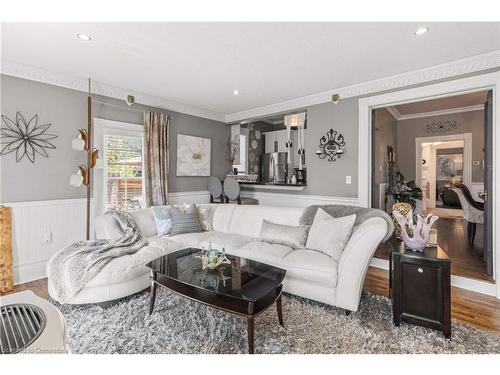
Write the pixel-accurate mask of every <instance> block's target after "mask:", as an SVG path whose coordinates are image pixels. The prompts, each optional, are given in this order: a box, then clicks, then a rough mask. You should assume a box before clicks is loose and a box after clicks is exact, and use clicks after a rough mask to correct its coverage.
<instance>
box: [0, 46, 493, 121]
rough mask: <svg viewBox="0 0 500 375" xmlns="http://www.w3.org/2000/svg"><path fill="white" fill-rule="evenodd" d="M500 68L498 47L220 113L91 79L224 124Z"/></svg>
mask: <svg viewBox="0 0 500 375" xmlns="http://www.w3.org/2000/svg"><path fill="white" fill-rule="evenodd" d="M499 67H500V50H496V51H492V52H488V53H484V54H481V55H476V56H472V57H468V58H465V59H461V60H456V61H453V62H448V63H445V64H440V65H435V66H432V67H428V68H424V69H419V70H415V71H411V72H406V73H403V74H398V75H393V76H389V77H385V78H381V79H377V80H372V81H367V82H364V83H360V84H356V85H351V86H345V87H340V88H337V89H332V90H328V91H324V92H321V93H318V94H313V95H308V96H304V97H300V98H296V99H292V100H288V101H284V102H280V103H275V104H271V105H266V106H262V107H258V108H253V109H249V110H245V111H240V112H235V113H229V114H222V113H218V112H214V111H210V110H207V109H203V108H198V107H194V106H190V105H188V104H183V103H178V102H174V101H171V100H167V99H164V98H159V97H155V96H151V95H147V94H144V93H140V92H135V91H130V90H126V89H123V88H118V87H114V86H111V85H107V84H104V83H101V82H97V81H93V89H92V92H93V93H94V94H98V95H102V96H106V97H110V98H115V99H120V100H125V98H126V97H127V95H134V96H135V101H136V103H139V104H143V105H146V106H150V107H155V108H162V109H166V110H170V111H175V112H179V113H184V114H188V115H192V116H197V117H202V118H207V119H210V120H215V121H221V122H225V123H234V122H238V121H243V120H249V119H254V118H258V117H263V116H268V115H272V114H277V113H282V112H287V111H292V110H297V109H300V108H305V107H310V106H313V105H317V104H323V103H328V102H330V101H331V96H332V95H333V94H339V95H340V98H341V100H342V99H346V98H351V97H360V96H366V95H369V94H372V93H377V92H382V91H388V90H394V89H398V88H402V87H407V86H412V85H418V84H423V83H427V82H432V81H436V80H440V79H449V78H453V77H458V76H461V75H465V74H471V73H477V72H481V71H484V70H488V69H494V68H499ZM1 72H2V74H5V75H9V76H14V77H19V78H24V79H29V80H32V81H37V82H42V83H47V84H50V85H55V86H60V87H65V88H69V89H73V90H78V91H83V92H87V90H88V87H87V78H81V77H73V76H69V75H64V74H60V73H54V72H49V71H46V70H44V69H40V68H36V67H32V66H28V65H23V64H18V63H15V62H12V61H2V63H1Z"/></svg>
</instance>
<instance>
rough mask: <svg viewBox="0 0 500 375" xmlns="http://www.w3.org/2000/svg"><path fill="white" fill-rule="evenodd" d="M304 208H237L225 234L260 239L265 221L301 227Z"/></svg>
mask: <svg viewBox="0 0 500 375" xmlns="http://www.w3.org/2000/svg"><path fill="white" fill-rule="evenodd" d="M304 210H305V209H304V208H298V207H273V206H258V205H257V206H238V205H237V206H236V207H235V208H234V212H233V215H232V218H231V222H230V225H229V230H227V231H225V232H230V233H237V234H243V235H245V236H249V237H258V235H259V233H260V230H261V227H262V222H263V221H264V219H266V220H268V221H271V222H273V223H276V224H283V225H300V218H301V217H302V214H303V212H304Z"/></svg>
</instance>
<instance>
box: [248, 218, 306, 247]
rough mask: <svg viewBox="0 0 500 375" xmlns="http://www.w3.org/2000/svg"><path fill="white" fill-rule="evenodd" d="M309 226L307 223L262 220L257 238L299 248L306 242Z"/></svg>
mask: <svg viewBox="0 0 500 375" xmlns="http://www.w3.org/2000/svg"><path fill="white" fill-rule="evenodd" d="M309 228H310V226H309V225H299V226H293V225H283V224H276V223H272V222H270V221H267V220H264V221H263V222H262V229H261V230H260V234H259V237H258V238H257V240H258V241H262V242H269V243H275V244H278V245H284V246H289V247H293V248H294V249H301V248H304V245H305V243H306V240H307V232H308V231H309Z"/></svg>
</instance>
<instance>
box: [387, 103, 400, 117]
mask: <svg viewBox="0 0 500 375" xmlns="http://www.w3.org/2000/svg"><path fill="white" fill-rule="evenodd" d="M385 109H387V112H389V113H390V114H391V115H392V117H394V118H395V119H396V121H398V120H399V119H400V118H401V117H402V115H401V113H399V111H398V109H397V108H396V107H394V106H393V105H391V106H389V107H385Z"/></svg>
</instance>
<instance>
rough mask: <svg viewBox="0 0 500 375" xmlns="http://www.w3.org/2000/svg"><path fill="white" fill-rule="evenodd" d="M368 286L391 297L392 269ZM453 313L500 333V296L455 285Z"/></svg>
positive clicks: (34, 285)
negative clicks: (498, 297) (475, 291)
mask: <svg viewBox="0 0 500 375" xmlns="http://www.w3.org/2000/svg"><path fill="white" fill-rule="evenodd" d="M28 289H31V290H33V292H34V293H35V294H36V295H38V296H40V297H42V298H48V291H47V279H41V280H36V281H32V282H29V283H26V284H20V285H16V286H15V287H14V290H13V291H12V292H11V293H14V292H20V291H23V290H28ZM364 290H365V291H367V292H371V293H375V294H381V295H384V296H386V297H388V296H389V272H388V271H386V270H382V269H380V268H374V267H370V268H369V270H368V274H367V275H366V280H365V285H364ZM451 316H452V318H454V319H456V320H458V321H461V322H465V323H468V324H470V325H473V326H476V327H478V328H481V329H485V330H489V331H494V332H497V333H500V300H498V299H496V298H495V297H491V296H487V295H484V294H480V293H474V292H469V291H468V290H464V289H460V288H454V287H452V290H451Z"/></svg>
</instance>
